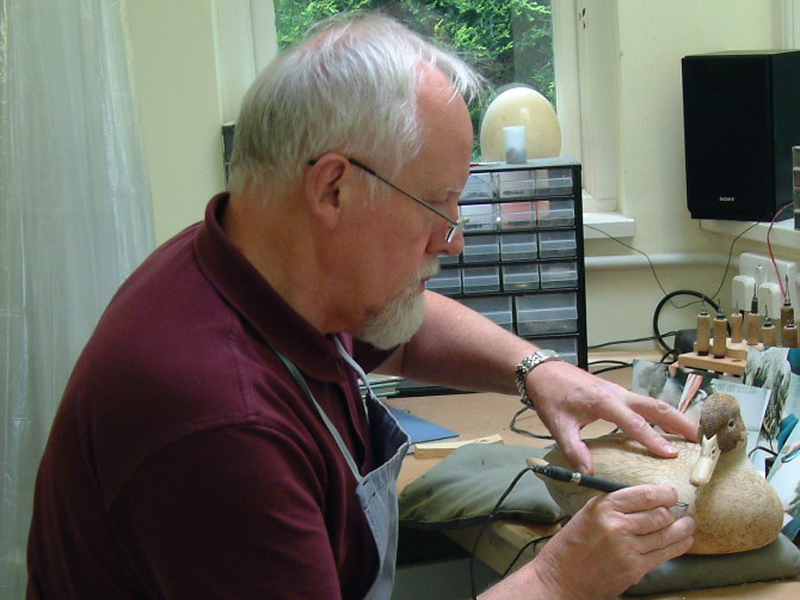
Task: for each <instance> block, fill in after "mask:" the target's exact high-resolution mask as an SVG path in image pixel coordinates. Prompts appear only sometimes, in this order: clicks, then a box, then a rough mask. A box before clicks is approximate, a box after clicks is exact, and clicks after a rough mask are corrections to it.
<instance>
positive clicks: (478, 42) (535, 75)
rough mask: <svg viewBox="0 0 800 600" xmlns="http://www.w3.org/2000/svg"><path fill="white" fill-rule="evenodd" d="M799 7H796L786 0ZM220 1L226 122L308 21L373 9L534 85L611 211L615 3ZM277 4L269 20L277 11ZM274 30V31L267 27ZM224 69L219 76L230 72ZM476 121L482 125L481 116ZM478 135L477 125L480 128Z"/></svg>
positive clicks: (588, 196)
mask: <svg viewBox="0 0 800 600" xmlns="http://www.w3.org/2000/svg"><path fill="white" fill-rule="evenodd" d="M785 1H786V2H798V3H800V0H785ZM240 5H242V3H230V2H222V3H219V4H218V16H217V20H218V25H219V27H218V29H219V36H218V37H219V46H220V64H224V65H235V64H242V65H245V67H244V68H243V69H241V71H242V72H241V73H239V72H237V71H233V72H230V71H229V75H228V78H229V79H230V80H231V81H230V83H229V84H228V85H227V87H228V88H231V89H228V90H227V91H224V90H223V93H224V94H227V96H229V97H230V100H229V101H228V102H223V104H224V106H227V107H229V108H228V109H226V110H224V112H225V118H227V119H232V118H234V116H235V115H234V114H231V112H232V111H233V107H235V108H236V109H238V102H239V99H240V98H241V96H242V95H243V93H244V89H246V85H245V84H244V82H245V81H247V82H249V81H250V80H252V77H254V76H255V73H257V72H258V71H259V70H260V69H261V68H262V67H263V65H264V64H265V63H266V61H267V60H268V59H269V57H270V56H271V55H274V52H275V51H277V49H279V48H282V47H285V45H287V44H288V43H290V42H291V41H294V40H295V39H297V38H298V37H299V36H300V35H301V34H302V31H303V30H304V29H305V27H306V26H307V25H308V24H310V23H311V22H313V21H315V20H317V19H320V18H323V17H325V16H328V15H330V14H334V13H336V12H340V11H342V10H347V9H348V8H349V9H357V8H358V9H363V8H376V9H378V10H381V11H383V12H385V13H388V14H392V15H394V16H396V17H397V18H399V19H401V20H403V21H404V22H406V23H408V24H409V26H411V27H413V28H414V29H416V30H417V31H420V32H421V33H423V34H425V35H426V36H428V37H433V38H434V39H436V40H438V41H439V42H440V43H443V44H447V45H450V47H452V48H455V49H456V50H457V51H458V52H459V53H460V54H461V55H462V56H465V58H466V59H467V60H469V62H470V63H471V64H474V65H475V66H476V67H477V68H478V69H479V70H480V71H481V72H482V73H483V74H484V75H486V76H487V77H488V78H489V79H490V81H491V82H492V84H493V85H494V86H495V87H498V88H499V87H501V86H503V85H506V84H509V83H514V82H516V83H524V84H528V85H531V86H532V87H534V88H536V89H537V90H539V91H540V92H541V93H543V94H544V95H545V96H547V97H548V99H550V101H551V102H553V103H554V105H555V106H556V110H557V112H558V115H559V120H560V124H561V134H562V150H561V153H562V154H563V155H568V156H572V157H574V158H576V159H578V160H579V161H581V163H582V164H583V180H584V188H585V193H584V211H591V212H606V211H614V210H616V208H617V201H616V195H617V182H616V177H617V172H618V169H617V148H618V143H617V135H618V134H617V130H618V128H617V125H616V123H617V121H616V75H615V73H616V71H615V59H614V56H615V51H614V48H615V47H616V38H615V23H614V9H613V5H614V3H612V2H608V1H607V0H558V1H557V2H554V1H552V0H508V1H506V2H497V1H496V0H460V1H455V0H450V1H445V0H426V1H419V0H417V1H403V2H398V1H386V0H383V1H381V0H324V1H322V0H318V1H312V2H308V1H300V0H274V2H273V1H271V0H250V1H249V2H245V3H244V5H249V8H246V9H243V8H241V7H240V8H236V7H237V6H240ZM273 7H274V13H273ZM273 23H274V26H273ZM227 69H228V67H226V68H225V69H222V71H226V70H227ZM473 118H474V120H475V122H476V125H477V123H478V122H479V120H480V109H479V108H478V109H476V112H475V114H474V115H473ZM476 131H477V126H476Z"/></svg>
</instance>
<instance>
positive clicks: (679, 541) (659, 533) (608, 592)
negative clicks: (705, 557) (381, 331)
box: [537, 486, 695, 598]
mask: <svg viewBox="0 0 800 600" xmlns="http://www.w3.org/2000/svg"><path fill="white" fill-rule="evenodd" d="M676 496H677V494H676V492H675V490H673V489H671V488H669V487H668V486H636V487H631V488H626V489H623V490H620V491H618V492H613V493H611V494H607V495H605V496H598V497H596V498H593V499H592V500H591V501H589V502H588V503H587V504H586V505H585V506H584V508H583V509H581V510H580V511H579V512H578V513H577V514H576V515H575V516H574V517H573V518H572V519H571V520H570V521H569V522H568V523H567V525H566V526H565V527H564V529H563V530H562V531H561V532H560V533H559V534H558V535H556V536H555V537H554V538H553V540H552V541H551V542H549V543H548V544H547V545H546V546H545V547H544V549H543V551H542V555H545V556H547V558H546V559H545V560H548V559H549V564H548V566H549V567H550V568H552V567H553V565H557V568H559V569H562V570H564V571H569V570H570V569H571V568H572V566H573V565H579V567H576V569H577V570H578V571H577V572H569V573H562V575H563V577H564V579H565V580H566V581H570V582H571V585H572V586H573V587H574V586H575V585H576V582H590V584H587V585H590V587H588V588H587V589H583V590H581V591H582V592H585V596H586V597H591V598H610V597H616V596H617V595H619V594H620V593H622V592H623V591H624V590H625V589H627V588H628V587H630V586H631V585H633V584H634V583H636V582H637V581H639V580H640V579H641V578H642V577H643V576H644V575H645V574H646V573H648V572H649V571H651V570H652V569H653V568H655V567H656V566H658V565H660V564H661V563H663V562H665V561H667V560H669V559H672V558H675V557H677V556H680V555H682V554H684V553H686V551H688V550H689V549H690V548H691V546H692V544H693V542H694V540H693V535H694V531H695V524H694V520H693V519H691V518H690V517H679V518H677V519H676V518H675V516H673V514H671V512H670V510H669V508H670V507H671V506H672V505H674V503H675V501H676V499H677V497H676ZM542 555H540V558H545V556H542ZM537 560H538V559H537ZM578 585H580V583H578Z"/></svg>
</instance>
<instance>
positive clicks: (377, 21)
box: [230, 13, 483, 192]
mask: <svg viewBox="0 0 800 600" xmlns="http://www.w3.org/2000/svg"><path fill="white" fill-rule="evenodd" d="M425 63H427V64H429V65H431V66H433V67H435V68H437V69H439V70H440V71H441V72H442V73H444V74H445V75H446V76H447V77H448V78H449V79H450V81H451V82H452V85H453V93H454V96H455V95H456V94H459V95H461V96H462V97H463V98H464V99H465V101H467V102H471V101H472V100H473V99H475V98H476V97H477V96H478V94H479V93H480V90H481V88H482V86H483V79H482V78H481V76H480V75H478V74H477V73H476V72H475V71H474V70H473V69H472V68H471V67H469V66H468V65H467V64H466V63H465V62H464V61H462V60H461V59H460V58H458V57H457V56H455V55H454V54H451V53H449V52H446V51H444V50H442V49H440V48H438V47H437V46H435V45H433V44H431V43H429V42H427V41H425V40H424V39H422V38H421V37H420V36H418V35H417V34H416V33H413V32H412V31H410V30H409V29H407V28H406V27H404V26H403V25H401V24H400V23H398V22H396V21H394V20H393V19H390V18H388V17H385V16H381V15H377V14H373V13H353V14H346V15H340V16H338V17H334V18H332V19H328V20H326V21H323V22H321V23H320V24H318V25H317V26H316V27H314V28H312V29H311V30H310V37H307V38H306V39H305V41H303V42H302V43H300V44H298V45H296V46H294V47H292V48H290V49H289V50H287V51H285V52H284V53H282V54H281V55H279V56H278V58H276V59H275V60H274V61H273V62H272V63H270V64H269V65H268V66H267V67H266V68H265V69H264V71H263V72H262V73H261V74H260V75H259V76H258V78H257V79H256V80H255V82H254V83H253V84H252V86H251V87H250V89H249V90H248V92H247V94H246V95H245V98H244V101H243V103H242V110H241V113H240V116H239V119H238V121H237V123H236V134H235V140H234V150H233V157H232V160H231V177H230V189H231V190H232V191H234V192H235V191H242V190H243V189H244V188H245V187H246V186H247V184H248V183H249V182H250V181H251V180H253V179H256V180H258V178H259V176H260V174H262V173H270V174H271V175H272V176H274V177H277V178H279V179H282V180H284V181H294V180H296V179H297V178H299V177H300V176H301V175H302V172H303V169H304V168H305V166H306V165H307V164H308V162H309V161H310V160H313V159H315V158H317V157H319V156H320V155H322V154H324V153H326V152H334V151H335V152H341V153H343V154H345V155H353V156H358V157H361V158H362V159H365V160H371V159H376V161H377V162H378V163H380V164H382V165H383V167H384V168H387V169H389V170H390V172H391V173H392V174H396V173H397V172H398V171H399V170H400V169H401V168H402V166H403V165H404V164H405V162H406V161H408V160H411V159H412V158H414V157H415V156H416V155H417V154H418V152H419V151H420V149H421V143H422V139H421V138H422V131H421V126H420V123H419V118H418V115H417V101H416V98H417V85H418V83H419V78H420V68H419V67H420V64H425Z"/></svg>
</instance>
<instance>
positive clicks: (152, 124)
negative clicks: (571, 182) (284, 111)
mask: <svg viewBox="0 0 800 600" xmlns="http://www.w3.org/2000/svg"><path fill="white" fill-rule="evenodd" d="M608 1H609V2H615V5H616V16H617V41H616V44H617V47H618V52H619V63H618V82H619V100H618V101H619V104H618V111H619V115H618V116H619V118H618V121H619V128H620V139H621V146H620V149H619V153H620V154H619V159H620V161H619V165H620V173H619V179H620V207H621V209H622V211H623V212H624V213H626V214H627V215H629V216H632V217H635V219H636V235H635V237H634V238H632V239H628V240H626V242H628V243H631V244H632V245H634V246H636V247H637V248H639V249H641V250H643V251H646V252H648V253H650V254H656V255H663V254H671V253H681V252H700V253H715V254H717V255H718V256H722V254H723V252H726V251H727V248H728V246H729V245H730V242H731V238H730V237H727V236H724V235H721V234H716V233H711V232H708V231H701V230H700V228H699V226H698V222H697V221H693V220H691V219H690V217H689V213H688V211H687V209H686V200H685V191H684V187H683V186H684V168H683V132H682V110H681V79H680V59H681V57H682V56H684V55H686V54H694V53H701V52H709V51H716V50H729V49H763V48H771V47H776V45H777V42H778V41H779V39H780V37H779V35H778V33H779V32H777V31H774V29H779V27H778V26H776V25H775V23H776V18H775V10H776V7H779V6H780V5H782V4H783V2H782V0H703V1H702V2H697V1H696V0H647V1H646V2H645V1H642V0H608ZM217 3H218V0H136V1H135V2H134V1H131V2H129V3H128V4H129V11H130V19H131V30H132V45H133V54H134V66H135V69H136V70H135V73H136V78H137V86H138V89H137V92H138V98H139V104H140V107H141V112H142V123H143V127H144V142H145V150H146V153H147V158H148V162H149V169H150V174H151V185H152V191H153V199H154V204H155V218H156V234H157V238H158V240H159V241H163V240H165V239H166V238H168V237H169V236H171V235H173V234H174V233H176V232H177V231H178V230H180V229H182V228H183V227H185V226H186V225H189V224H190V223H193V222H195V221H196V220H198V219H200V218H201V217H202V211H203V207H204V206H205V204H206V202H207V200H208V199H209V198H210V196H211V195H213V194H214V193H216V192H217V191H220V190H221V189H222V188H223V173H222V167H221V158H220V147H219V143H220V142H219V129H220V125H221V123H222V121H223V120H224V119H223V115H222V109H221V108H220V106H221V101H220V98H221V97H223V96H224V94H222V93H221V92H220V85H221V84H220V80H221V78H220V77H219V74H218V71H217V60H219V59H218V58H217V57H218V56H219V53H218V51H217V50H215V48H216V46H215V44H216V41H215V27H214V24H215V15H216V11H217ZM746 250H750V251H753V250H755V251H759V252H762V253H763V252H765V250H766V249H765V248H764V246H763V244H760V243H756V242H741V243H739V244H737V247H736V254H737V255H738V254H739V253H741V252H742V251H746ZM607 254H611V255H614V254H631V252H630V251H629V250H626V249H624V248H622V247H621V246H619V245H617V244H615V243H614V242H611V241H608V240H597V241H594V240H592V241H587V255H589V256H598V255H600V256H602V255H607ZM798 258H800V255H798V256H796V257H795V258H794V259H795V260H797V259H798ZM712 262H713V261H712ZM718 263H719V261H716V262H715V263H714V264H711V265H705V266H703V265H693V264H683V265H680V266H676V267H666V266H665V267H659V268H658V272H659V276H660V277H661V279H662V282H663V285H664V287H665V289H666V290H667V291H672V290H676V289H683V288H689V289H694V290H697V291H700V292H702V293H705V294H707V295H711V294H713V293H714V292H715V291H716V289H717V286H718V284H719V281H720V279H721V277H722V271H723V266H722V265H721V264H718ZM642 264H643V266H641V267H629V268H627V269H614V270H601V271H598V270H591V271H589V273H588V276H587V296H588V320H589V340H590V343H599V342H606V341H609V340H615V339H620V338H632V337H641V336H644V335H647V334H648V333H650V331H651V320H652V313H653V309H654V308H655V305H656V303H657V302H658V301H659V300H660V299H661V297H662V296H663V294H662V292H661V290H660V289H659V288H658V286H657V285H656V283H655V280H654V279H653V277H652V275H651V274H650V271H649V268H648V267H647V266H646V263H642ZM728 280H730V276H729V278H728ZM727 289H728V288H727V287H726V288H725V292H724V295H723V299H725V300H727V298H728V297H729V294H728V292H727ZM727 308H729V307H727ZM695 314H696V311H695V310H694V309H690V310H688V311H683V312H682V313H678V312H675V316H674V320H673V321H672V322H667V323H665V324H664V327H663V328H662V330H663V331H666V330H668V329H670V328H677V327H690V326H692V325H693V322H694V315H695Z"/></svg>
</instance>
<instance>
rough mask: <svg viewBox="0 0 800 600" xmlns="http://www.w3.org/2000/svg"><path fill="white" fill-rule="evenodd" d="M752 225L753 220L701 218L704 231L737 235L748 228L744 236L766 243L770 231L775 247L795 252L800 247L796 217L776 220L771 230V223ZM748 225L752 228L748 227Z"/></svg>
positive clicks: (701, 226)
mask: <svg viewBox="0 0 800 600" xmlns="http://www.w3.org/2000/svg"><path fill="white" fill-rule="evenodd" d="M751 226H752V222H746V221H717V220H709V219H701V220H700V229H702V230H704V231H712V232H714V233H722V234H725V235H729V236H733V237H735V236H738V235H739V234H742V232H743V231H745V230H747V231H745V233H744V234H742V238H744V239H746V240H752V241H754V242H760V243H764V244H765V243H766V241H767V232H769V241H770V244H771V245H772V247H773V248H776V247H779V248H781V249H782V250H784V251H785V250H790V251H792V252H793V253H797V252H798V250H799V249H800V230H796V229H795V228H794V217H791V218H789V219H786V220H784V221H778V222H776V223H775V224H774V225H773V226H772V230H771V231H770V228H769V227H770V225H769V223H758V224H757V225H756V226H755V227H751ZM748 227H751V228H750V229H748Z"/></svg>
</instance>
